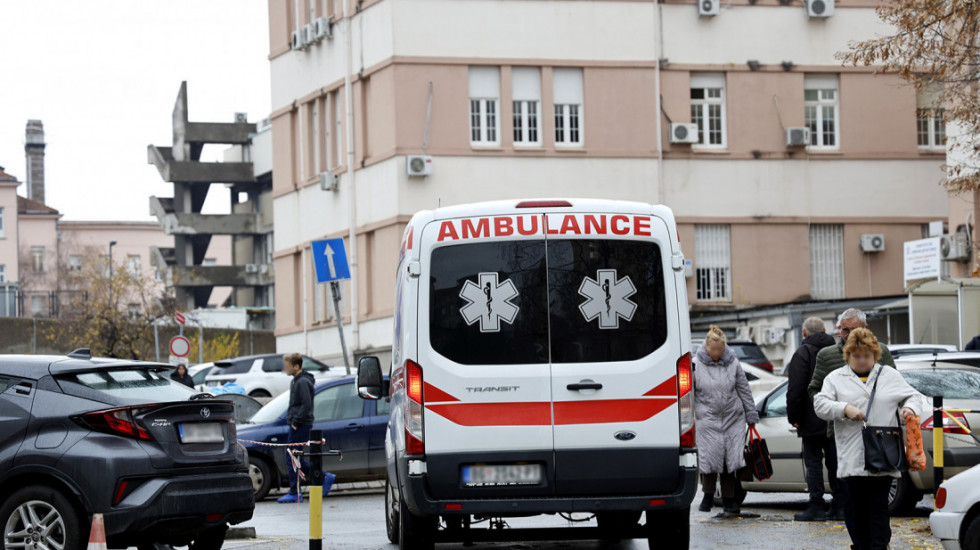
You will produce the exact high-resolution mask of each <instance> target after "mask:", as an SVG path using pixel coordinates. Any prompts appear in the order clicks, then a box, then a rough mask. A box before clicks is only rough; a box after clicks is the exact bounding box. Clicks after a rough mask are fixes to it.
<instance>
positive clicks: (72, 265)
mask: <svg viewBox="0 0 980 550" xmlns="http://www.w3.org/2000/svg"><path fill="white" fill-rule="evenodd" d="M81 270H82V257H81V256H79V255H77V254H72V255H71V256H68V271H69V272H71V273H78V272H79V271H81Z"/></svg>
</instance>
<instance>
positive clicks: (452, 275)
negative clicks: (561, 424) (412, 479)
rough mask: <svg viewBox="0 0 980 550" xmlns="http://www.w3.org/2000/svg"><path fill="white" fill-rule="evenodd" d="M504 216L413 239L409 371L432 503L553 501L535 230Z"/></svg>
mask: <svg viewBox="0 0 980 550" xmlns="http://www.w3.org/2000/svg"><path fill="white" fill-rule="evenodd" d="M513 212H514V211H513V210H511V211H510V212H509V213H504V212H500V213H480V214H476V213H474V214H473V215H471V216H466V217H461V218H453V219H444V220H438V219H437V220H435V221H432V222H430V223H428V224H427V225H425V226H424V228H423V229H422V232H421V238H420V243H419V244H420V246H421V255H422V261H421V275H420V280H419V282H420V284H419V304H418V326H419V339H418V364H419V366H420V367H421V370H422V378H423V388H424V390H423V400H424V416H423V425H424V445H425V459H426V463H427V467H426V471H427V474H426V480H427V483H428V490H429V492H430V494H431V496H432V497H434V498H437V499H447V498H482V497H499V498H508V497H515V498H516V497H548V496H553V495H554V494H555V486H554V479H555V472H554V440H553V433H552V422H551V418H552V410H551V409H552V404H551V372H550V365H549V350H548V303H547V299H548V291H547V279H548V273H547V266H546V251H545V242H544V234H543V229H542V225H541V224H542V223H543V218H542V216H541V214H540V213H533V212H527V213H520V214H514V213H513Z"/></svg>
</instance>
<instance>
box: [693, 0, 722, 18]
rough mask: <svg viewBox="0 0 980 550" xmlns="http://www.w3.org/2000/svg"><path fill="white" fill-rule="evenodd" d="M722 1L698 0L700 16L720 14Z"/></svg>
mask: <svg viewBox="0 0 980 550" xmlns="http://www.w3.org/2000/svg"><path fill="white" fill-rule="evenodd" d="M720 4H721V2H720V0H698V15H708V16H713V15H718V14H719V13H720V8H721V6H720Z"/></svg>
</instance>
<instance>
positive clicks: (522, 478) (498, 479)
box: [462, 464, 542, 487]
mask: <svg viewBox="0 0 980 550" xmlns="http://www.w3.org/2000/svg"><path fill="white" fill-rule="evenodd" d="M462 476H463V485H465V486H467V487H497V486H505V485H539V484H540V483H541V477H542V476H541V465H540V464H471V465H468V466H463V472H462Z"/></svg>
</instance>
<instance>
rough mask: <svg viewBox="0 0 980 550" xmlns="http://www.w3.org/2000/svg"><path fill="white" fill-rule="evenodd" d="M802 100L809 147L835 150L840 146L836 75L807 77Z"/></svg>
mask: <svg viewBox="0 0 980 550" xmlns="http://www.w3.org/2000/svg"><path fill="white" fill-rule="evenodd" d="M803 86H804V91H803V99H804V105H805V107H804V108H805V117H804V118H805V120H806V125H807V126H808V127H809V128H810V146H811V147H822V148H827V149H836V148H837V147H839V146H840V93H839V90H838V85H837V76H836V75H808V76H806V77H805V80H804V85H803Z"/></svg>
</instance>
